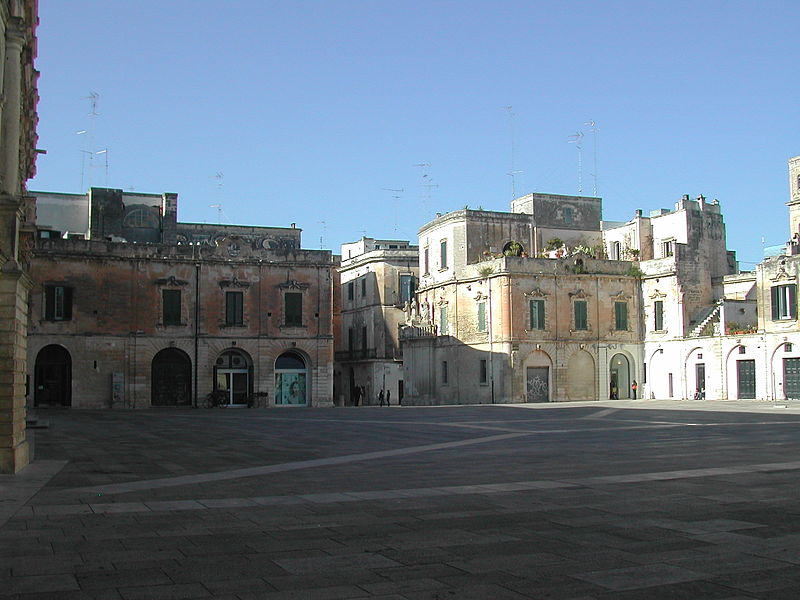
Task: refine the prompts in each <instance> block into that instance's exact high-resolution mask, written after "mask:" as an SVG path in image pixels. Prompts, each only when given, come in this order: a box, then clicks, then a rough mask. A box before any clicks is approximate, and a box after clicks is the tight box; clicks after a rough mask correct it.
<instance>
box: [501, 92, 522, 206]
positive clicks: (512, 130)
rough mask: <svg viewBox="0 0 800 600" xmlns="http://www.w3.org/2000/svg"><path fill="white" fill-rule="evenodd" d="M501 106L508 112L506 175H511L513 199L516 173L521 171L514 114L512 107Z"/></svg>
mask: <svg viewBox="0 0 800 600" xmlns="http://www.w3.org/2000/svg"><path fill="white" fill-rule="evenodd" d="M503 108H505V110H506V111H507V112H508V133H509V137H510V138H511V170H510V171H508V173H506V175H508V176H509V177H511V199H512V200H513V199H514V198H516V197H517V175H521V174H522V173H523V171H520V170H518V169H517V140H516V135H515V133H516V131H515V129H516V128H515V126H514V125H515V120H514V117H516V114H515V113H514V107H513V106H504V107H503Z"/></svg>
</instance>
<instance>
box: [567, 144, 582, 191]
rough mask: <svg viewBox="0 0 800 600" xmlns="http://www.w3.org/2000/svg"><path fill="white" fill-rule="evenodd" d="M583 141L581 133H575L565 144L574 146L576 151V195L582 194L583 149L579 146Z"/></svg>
mask: <svg viewBox="0 0 800 600" xmlns="http://www.w3.org/2000/svg"><path fill="white" fill-rule="evenodd" d="M582 140H583V132H582V131H577V132H575V133H573V134H572V135H571V136H569V139H568V140H567V143H569V144H575V148H576V149H577V150H578V193H579V194H580V193H582V192H583V148H582V146H581V141H582Z"/></svg>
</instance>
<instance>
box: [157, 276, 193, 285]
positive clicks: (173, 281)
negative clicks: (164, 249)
mask: <svg viewBox="0 0 800 600" xmlns="http://www.w3.org/2000/svg"><path fill="white" fill-rule="evenodd" d="M155 284H156V285H159V286H163V287H180V286H183V285H189V282H188V281H184V280H183V279H178V278H177V277H175V275H170V276H169V277H162V278H161V279H156V281H155Z"/></svg>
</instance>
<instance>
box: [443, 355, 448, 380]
mask: <svg viewBox="0 0 800 600" xmlns="http://www.w3.org/2000/svg"><path fill="white" fill-rule="evenodd" d="M447 381H448V379H447V361H446V360H443V361H442V385H447Z"/></svg>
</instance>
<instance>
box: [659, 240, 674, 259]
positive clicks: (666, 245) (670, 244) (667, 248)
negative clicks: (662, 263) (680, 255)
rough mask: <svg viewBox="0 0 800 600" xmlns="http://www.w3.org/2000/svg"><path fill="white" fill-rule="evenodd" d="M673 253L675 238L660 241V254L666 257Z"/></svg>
mask: <svg viewBox="0 0 800 600" xmlns="http://www.w3.org/2000/svg"><path fill="white" fill-rule="evenodd" d="M673 254H675V240H667V241H665V242H661V256H662V258H666V257H668V256H672V255H673Z"/></svg>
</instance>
